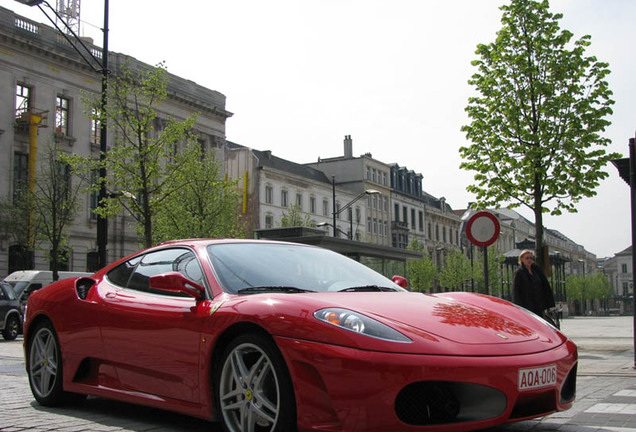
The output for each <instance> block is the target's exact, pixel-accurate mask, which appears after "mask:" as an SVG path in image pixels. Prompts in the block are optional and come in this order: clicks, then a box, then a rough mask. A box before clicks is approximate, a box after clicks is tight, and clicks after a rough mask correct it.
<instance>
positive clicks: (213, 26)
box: [0, 0, 636, 257]
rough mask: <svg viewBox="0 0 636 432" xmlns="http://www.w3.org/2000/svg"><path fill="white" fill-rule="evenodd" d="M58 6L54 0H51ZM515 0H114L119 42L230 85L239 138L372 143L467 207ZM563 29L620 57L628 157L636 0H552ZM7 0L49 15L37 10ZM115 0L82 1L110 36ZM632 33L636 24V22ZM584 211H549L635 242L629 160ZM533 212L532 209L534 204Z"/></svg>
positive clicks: (619, 118) (620, 122)
mask: <svg viewBox="0 0 636 432" xmlns="http://www.w3.org/2000/svg"><path fill="white" fill-rule="evenodd" d="M49 2H50V3H51V4H52V5H55V1H54V0H49ZM503 3H504V2H503V1H502V0H449V1H427V0H267V1H264V0H231V1H227V0H206V1H200V0H199V1H196V0H181V1H171V2H169V1H164V0H155V1H148V0H147V1H140V0H136V1H131V0H110V23H109V27H110V33H109V34H110V38H109V47H110V50H111V51H115V52H120V53H124V54H128V55H131V56H133V57H135V58H137V59H139V60H141V61H144V62H146V63H149V64H153V65H154V64H157V63H158V62H160V61H165V62H166V65H167V67H168V71H169V72H171V73H173V74H176V75H179V76H181V77H184V78H187V79H190V80H192V81H194V82H196V83H198V84H200V85H203V86H205V87H208V88H210V89H214V90H217V91H219V92H221V93H223V94H224V95H226V96H227V106H226V108H227V109H228V110H229V111H231V112H233V113H234V116H233V117H232V118H230V119H229V120H228V122H227V129H226V133H227V138H228V139H229V140H231V141H234V142H237V143H239V144H243V145H246V146H249V147H252V148H255V149H258V150H271V151H272V152H273V153H274V154H275V155H276V156H278V157H281V158H284V159H288V160H291V161H294V162H298V163H306V162H312V161H316V160H317V159H318V157H333V156H340V155H342V154H343V139H344V136H345V135H351V136H352V138H353V152H354V155H356V156H357V155H360V154H363V153H367V152H370V153H372V155H373V157H374V158H376V159H378V160H380V161H382V162H386V163H398V164H399V165H401V166H406V167H407V168H408V169H411V170H414V171H415V172H419V173H422V174H423V176H424V181H423V188H424V190H425V191H426V192H428V193H430V194H432V195H434V196H437V197H441V196H444V197H446V199H447V202H448V203H449V204H450V205H451V206H452V207H453V208H454V209H463V208H466V206H467V204H468V202H470V201H472V200H473V197H472V196H471V194H469V193H468V192H466V185H467V184H469V183H470V182H471V181H472V179H473V173H470V172H466V171H463V170H460V169H459V164H460V162H461V159H460V157H459V151H458V149H459V147H461V146H462V145H466V144H467V143H466V139H465V135H464V134H463V133H462V132H460V127H461V126H462V125H464V124H467V122H468V118H467V117H466V115H465V112H464V108H465V106H466V104H467V99H468V96H469V94H470V93H471V91H472V88H471V87H470V86H469V85H468V84H467V80H468V79H469V78H470V76H471V75H472V73H473V72H474V68H473V67H472V66H471V64H470V63H471V61H472V60H474V59H476V55H475V54H474V52H475V49H476V47H477V44H479V43H490V42H492V41H493V40H494V38H495V34H496V32H497V30H499V29H500V27H501V22H500V19H501V11H500V10H499V6H500V5H501V4H503ZM550 4H551V10H552V12H554V13H556V12H560V13H563V14H564V17H563V19H562V20H561V28H563V29H567V30H570V31H571V32H572V33H574V39H578V38H580V37H581V36H583V35H585V34H589V35H591V36H592V45H591V46H590V47H589V48H588V50H587V54H588V55H596V56H597V57H598V59H599V60H601V61H606V62H608V63H609V64H610V69H611V70H612V74H611V75H610V77H609V82H610V87H611V89H612V90H613V91H614V100H615V101H616V104H615V105H614V107H613V108H614V115H613V116H612V118H611V121H612V125H611V126H610V128H609V129H608V130H607V132H606V136H607V137H609V138H610V139H611V140H612V142H613V144H612V145H611V146H610V147H609V148H608V151H615V152H619V153H621V154H623V155H624V156H627V154H628V146H627V143H628V139H629V138H630V137H634V135H635V133H636V108H634V106H635V104H636V84H635V82H636V61H635V58H634V53H636V46H635V45H636V38H635V37H634V36H633V29H634V19H635V18H636V2H634V1H632V0H552V1H551V2H550ZM0 5H1V6H3V7H6V8H8V9H12V10H14V11H15V12H17V13H19V14H21V15H25V16H28V17H30V18H31V19H34V20H36V21H39V22H44V23H48V22H47V21H46V18H45V17H44V16H43V14H42V13H41V12H40V11H39V10H38V9H37V8H29V7H26V6H23V5H21V4H19V3H17V2H16V1H12V0H0ZM103 7H104V2H103V0H84V1H83V3H82V11H81V13H82V15H81V17H82V21H85V22H86V24H85V25H84V26H83V29H82V34H84V35H89V36H92V37H93V38H94V39H95V41H96V43H97V44H98V45H101V40H102V36H101V31H100V28H101V27H102V26H103ZM630 33H631V34H630ZM606 171H607V172H608V173H609V177H608V178H607V179H606V180H605V181H603V182H602V184H601V186H600V187H599V188H598V189H597V193H598V194H597V196H595V197H593V198H588V199H585V200H583V201H582V202H581V203H579V205H578V209H579V211H578V213H574V214H565V215H562V216H558V217H550V216H545V225H546V226H547V227H548V228H552V229H557V230H559V231H560V232H562V233H563V234H565V235H566V236H568V237H569V238H571V239H572V240H573V241H575V242H577V243H579V244H582V245H583V246H584V247H585V248H586V249H587V250H588V251H589V252H592V253H594V254H596V255H597V256H599V257H603V256H611V255H613V254H615V253H617V252H620V251H622V250H623V249H625V248H626V247H628V246H629V245H630V244H631V228H630V215H631V213H630V198H629V197H630V195H629V187H628V185H627V184H626V183H625V182H623V181H622V180H621V179H620V178H619V176H618V172H617V170H616V168H615V167H614V166H613V165H608V166H607V167H606ZM518 211H519V212H520V213H522V214H523V215H524V216H526V217H527V218H528V219H530V220H532V221H533V220H534V218H533V216H532V214H531V213H530V212H529V211H527V210H524V209H518Z"/></svg>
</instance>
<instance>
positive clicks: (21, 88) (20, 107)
mask: <svg viewBox="0 0 636 432" xmlns="http://www.w3.org/2000/svg"><path fill="white" fill-rule="evenodd" d="M29 108H31V89H30V88H29V87H27V86H25V85H22V84H18V85H17V86H16V91H15V116H16V117H19V116H20V114H22V113H25V112H28V111H29Z"/></svg>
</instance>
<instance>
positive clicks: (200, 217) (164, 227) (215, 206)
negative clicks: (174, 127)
mask: <svg viewBox="0 0 636 432" xmlns="http://www.w3.org/2000/svg"><path fill="white" fill-rule="evenodd" d="M179 158H180V163H179V166H180V167H181V169H179V170H178V171H175V172H174V174H173V180H174V181H175V182H176V183H177V184H180V185H182V187H181V188H180V190H179V193H175V194H172V195H169V196H167V197H166V198H165V200H164V203H163V205H162V207H161V210H160V211H159V212H158V214H157V217H156V219H155V222H154V229H153V235H154V242H155V243H159V242H161V241H165V240H170V239H179V238H242V237H245V235H246V231H245V228H244V226H243V225H242V224H241V221H240V212H239V211H238V209H239V204H240V203H239V194H238V191H237V189H236V184H237V182H236V181H227V180H224V179H222V178H221V177H222V176H221V174H222V173H221V172H220V169H221V167H220V163H219V162H218V161H217V160H216V159H215V157H214V155H213V154H205V155H204V154H202V152H201V150H200V148H199V147H197V146H192V147H191V148H189V149H188V150H187V151H182V152H181V153H180V154H179Z"/></svg>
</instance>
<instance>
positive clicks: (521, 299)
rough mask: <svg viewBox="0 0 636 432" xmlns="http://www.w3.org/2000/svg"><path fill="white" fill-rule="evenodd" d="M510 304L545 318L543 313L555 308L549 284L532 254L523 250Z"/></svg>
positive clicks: (513, 283)
mask: <svg viewBox="0 0 636 432" xmlns="http://www.w3.org/2000/svg"><path fill="white" fill-rule="evenodd" d="M512 302H513V303H515V304H518V305H519V306H521V307H524V308H526V309H528V310H529V311H531V312H534V313H535V314H537V315H539V316H540V317H542V318H545V314H544V311H545V310H546V309H551V308H553V307H554V306H555V303H554V295H553V294H552V289H551V288H550V283H549V282H548V279H547V278H546V277H545V275H544V274H543V272H541V269H540V268H539V266H537V265H536V264H535V263H534V253H533V252H532V251H531V250H524V251H522V252H521V254H519V269H517V271H516V272H515V277H514V280H513V282H512Z"/></svg>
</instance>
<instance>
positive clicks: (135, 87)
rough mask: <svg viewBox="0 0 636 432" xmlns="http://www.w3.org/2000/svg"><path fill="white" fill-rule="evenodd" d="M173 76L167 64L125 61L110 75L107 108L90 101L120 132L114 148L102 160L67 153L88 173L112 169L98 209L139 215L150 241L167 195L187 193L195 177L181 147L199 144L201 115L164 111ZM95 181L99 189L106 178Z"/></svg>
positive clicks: (94, 113) (96, 114)
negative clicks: (139, 65)
mask: <svg viewBox="0 0 636 432" xmlns="http://www.w3.org/2000/svg"><path fill="white" fill-rule="evenodd" d="M167 82H168V78H167V71H166V69H165V67H164V66H163V65H162V64H160V65H158V66H157V67H155V68H151V69H136V70H132V69H130V68H129V67H128V66H127V65H123V66H121V67H120V68H119V69H118V70H117V72H116V73H115V74H114V75H113V77H112V79H111V80H110V84H109V94H108V105H107V109H106V111H105V112H101V111H100V110H99V103H100V102H99V101H98V100H89V99H87V100H86V101H85V102H86V112H87V114H88V115H89V116H91V119H92V120H94V121H96V122H102V121H104V120H107V124H108V125H109V127H110V128H111V129H112V130H113V131H114V132H115V133H114V134H113V136H114V137H115V140H114V141H115V142H114V144H113V146H112V148H111V149H110V150H109V151H108V153H107V154H106V155H104V158H103V160H102V161H95V160H91V159H87V158H84V159H82V158H81V157H78V156H75V157H74V158H67V161H69V162H70V163H72V164H73V165H74V166H76V167H77V166H79V165H82V164H83V166H84V173H85V174H86V173H90V172H94V171H95V170H97V169H99V168H101V167H103V168H105V169H106V172H107V173H108V177H107V178H106V179H105V180H104V181H105V184H106V188H107V190H108V196H107V197H106V198H105V199H103V200H102V202H101V203H100V206H99V207H98V208H97V209H95V210H94V211H95V213H97V214H101V215H102V216H105V217H108V216H112V215H114V214H118V213H121V212H122V211H123V212H124V213H127V214H128V215H129V216H131V217H132V218H133V219H134V220H135V221H136V226H137V232H138V235H139V238H140V243H141V244H142V245H143V246H144V247H149V246H152V244H153V240H154V235H153V230H154V223H155V219H156V217H157V215H158V214H160V213H161V212H162V210H163V206H164V205H165V203H166V201H167V199H168V198H169V197H171V196H173V195H174V194H178V193H181V190H182V189H183V187H184V186H186V184H185V183H183V182H184V181H185V182H186V183H188V182H190V181H192V179H191V178H190V177H188V178H184V177H183V176H181V175H179V172H182V171H183V170H184V164H186V163H187V162H188V161H189V158H187V157H181V156H180V153H181V152H187V151H188V150H189V148H190V147H191V146H194V145H196V137H195V136H194V135H193V133H192V128H193V126H194V124H195V120H196V115H192V116H191V117H189V118H187V119H185V120H183V121H177V120H175V119H173V118H170V117H168V118H165V119H164V118H160V117H159V115H158V112H157V107H158V106H159V105H160V104H161V103H162V102H164V101H165V100H166V99H167V97H168V93H167ZM91 187H92V189H93V190H98V189H99V187H100V184H97V183H92V186H91Z"/></svg>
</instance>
